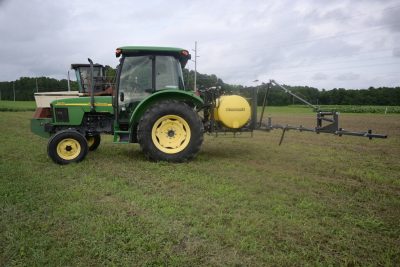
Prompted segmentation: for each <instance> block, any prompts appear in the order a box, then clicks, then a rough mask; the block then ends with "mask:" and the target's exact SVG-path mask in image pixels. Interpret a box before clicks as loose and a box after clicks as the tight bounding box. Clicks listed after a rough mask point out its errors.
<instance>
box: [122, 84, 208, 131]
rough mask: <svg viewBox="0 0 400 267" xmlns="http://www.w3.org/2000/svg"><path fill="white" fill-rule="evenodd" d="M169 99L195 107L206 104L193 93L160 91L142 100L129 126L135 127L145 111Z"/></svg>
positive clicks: (133, 113)
mask: <svg viewBox="0 0 400 267" xmlns="http://www.w3.org/2000/svg"><path fill="white" fill-rule="evenodd" d="M167 99H175V100H178V101H183V102H186V103H188V104H190V106H193V107H201V106H203V104H204V101H203V99H201V98H200V97H199V96H197V95H195V93H194V92H193V91H178V90H162V91H158V92H156V93H154V94H152V95H150V96H148V97H147V98H145V99H144V100H142V101H141V102H140V103H139V105H137V107H136V108H135V110H134V111H133V112H132V115H131V118H130V120H129V124H130V125H133V124H135V123H138V122H139V120H140V118H141V117H142V116H143V114H144V113H145V111H146V110H147V109H148V108H149V107H150V106H151V105H153V104H154V103H156V102H158V101H162V100H167Z"/></svg>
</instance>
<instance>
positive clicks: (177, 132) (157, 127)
mask: <svg viewBox="0 0 400 267" xmlns="http://www.w3.org/2000/svg"><path fill="white" fill-rule="evenodd" d="M190 137H191V131H190V127H189V124H188V123H187V122H186V121H185V120H184V119H183V118H182V117H180V116H177V115H166V116H163V117H161V118H159V119H158V120H157V121H156V122H155V123H154V125H153V128H152V131H151V138H152V140H153V143H154V145H155V146H156V147H157V148H158V149H159V150H160V151H162V152H164V153H167V154H175V153H178V152H181V151H182V150H184V149H185V148H186V147H187V146H188V144H189V141H190Z"/></svg>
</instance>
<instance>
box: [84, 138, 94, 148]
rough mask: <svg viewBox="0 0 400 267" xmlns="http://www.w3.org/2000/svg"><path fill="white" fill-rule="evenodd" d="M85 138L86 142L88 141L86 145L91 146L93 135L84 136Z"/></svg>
mask: <svg viewBox="0 0 400 267" xmlns="http://www.w3.org/2000/svg"><path fill="white" fill-rule="evenodd" d="M86 140H87V143H88V146H89V147H91V146H92V145H93V144H94V140H95V139H94V137H93V136H88V137H87V138H86Z"/></svg>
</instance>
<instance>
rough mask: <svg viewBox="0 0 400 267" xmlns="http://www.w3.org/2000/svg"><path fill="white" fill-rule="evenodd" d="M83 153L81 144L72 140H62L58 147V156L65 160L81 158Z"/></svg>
mask: <svg viewBox="0 0 400 267" xmlns="http://www.w3.org/2000/svg"><path fill="white" fill-rule="evenodd" d="M80 153H81V145H80V144H79V142H78V141H77V140H75V139H72V138H66V139H63V140H61V142H60V143H58V145H57V154H58V156H59V157H60V158H62V159H64V160H72V159H75V158H76V157H78V156H79V154H80Z"/></svg>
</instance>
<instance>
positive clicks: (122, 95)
mask: <svg viewBox="0 0 400 267" xmlns="http://www.w3.org/2000/svg"><path fill="white" fill-rule="evenodd" d="M124 99H125V95H124V92H121V93H119V100H120V101H121V102H124Z"/></svg>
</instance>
